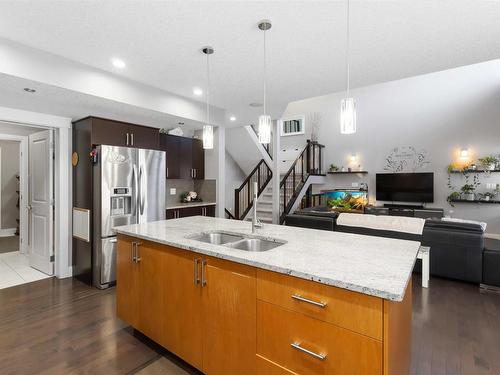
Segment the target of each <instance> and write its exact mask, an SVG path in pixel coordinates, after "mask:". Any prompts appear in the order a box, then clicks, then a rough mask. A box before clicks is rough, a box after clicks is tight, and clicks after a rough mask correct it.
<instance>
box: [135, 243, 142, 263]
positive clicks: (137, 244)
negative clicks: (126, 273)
mask: <svg viewBox="0 0 500 375" xmlns="http://www.w3.org/2000/svg"><path fill="white" fill-rule="evenodd" d="M141 245H142V243H141V242H136V243H135V262H136V263H139V262H140V261H141V260H142V259H141V257H140V256H139V246H141Z"/></svg>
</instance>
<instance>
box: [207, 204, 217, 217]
mask: <svg viewBox="0 0 500 375" xmlns="http://www.w3.org/2000/svg"><path fill="white" fill-rule="evenodd" d="M205 216H210V217H215V205H211V206H205Z"/></svg>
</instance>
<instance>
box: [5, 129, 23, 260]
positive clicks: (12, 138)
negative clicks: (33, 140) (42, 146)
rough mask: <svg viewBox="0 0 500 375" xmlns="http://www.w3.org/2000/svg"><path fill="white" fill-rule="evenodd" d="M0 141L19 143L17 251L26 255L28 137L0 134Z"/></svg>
mask: <svg viewBox="0 0 500 375" xmlns="http://www.w3.org/2000/svg"><path fill="white" fill-rule="evenodd" d="M0 140H3V141H16V142H20V146H19V154H20V155H19V176H20V177H21V183H20V184H19V193H20V194H19V250H20V251H21V254H27V253H28V236H27V233H28V209H27V208H26V206H27V202H26V199H27V198H28V137H27V136H22V135H12V134H3V133H0ZM21 239H22V241H21Z"/></svg>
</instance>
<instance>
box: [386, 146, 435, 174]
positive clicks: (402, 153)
mask: <svg viewBox="0 0 500 375" xmlns="http://www.w3.org/2000/svg"><path fill="white" fill-rule="evenodd" d="M385 162H386V165H385V167H384V170H385V171H390V172H393V173H395V172H417V171H419V170H422V169H425V168H426V167H428V166H429V164H430V161H429V160H427V151H426V150H417V149H415V147H413V146H400V147H395V148H393V149H392V150H391V151H390V153H389V155H388V156H387V158H386V159H385Z"/></svg>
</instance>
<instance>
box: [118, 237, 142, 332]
mask: <svg viewBox="0 0 500 375" xmlns="http://www.w3.org/2000/svg"><path fill="white" fill-rule="evenodd" d="M132 242H133V239H131V238H129V237H123V236H119V237H118V245H117V254H116V313H117V315H118V317H119V318H120V319H121V320H123V321H125V322H127V323H128V324H130V325H131V326H133V327H137V324H138V322H139V310H138V308H139V303H140V300H139V295H140V293H139V272H138V267H137V263H135V262H134V261H133V259H132Z"/></svg>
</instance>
